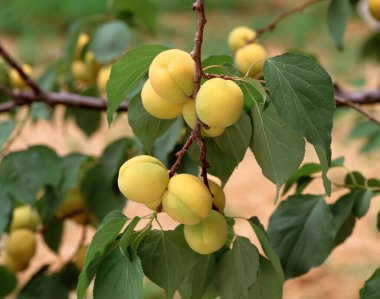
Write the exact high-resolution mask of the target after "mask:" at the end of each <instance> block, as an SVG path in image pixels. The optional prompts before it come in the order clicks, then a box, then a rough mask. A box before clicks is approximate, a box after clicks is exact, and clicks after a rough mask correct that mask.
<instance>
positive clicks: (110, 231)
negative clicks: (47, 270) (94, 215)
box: [77, 211, 128, 299]
mask: <svg viewBox="0 0 380 299" xmlns="http://www.w3.org/2000/svg"><path fill="white" fill-rule="evenodd" d="M127 220H128V218H127V217H126V216H125V215H124V214H122V213H120V212H119V211H113V212H111V213H109V214H108V215H107V216H106V217H105V218H104V219H103V222H102V223H101V224H100V226H99V228H98V230H97V232H96V233H95V235H94V237H93V238H92V241H91V243H90V246H89V248H88V250H87V255H86V260H85V263H84V267H83V270H82V272H81V274H80V276H79V280H78V285H77V294H78V298H79V299H82V298H83V297H84V295H85V293H86V290H87V288H88V286H89V284H90V283H91V281H92V279H93V278H94V276H95V273H96V272H97V270H98V268H99V266H100V263H101V262H102V260H103V259H104V258H105V257H106V256H107V255H108V254H109V253H110V252H111V251H112V249H113V247H114V246H113V244H114V241H115V239H116V237H117V236H118V234H119V232H120V230H121V229H122V228H123V226H124V225H125V223H126V222H127Z"/></svg>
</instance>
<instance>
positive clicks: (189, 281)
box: [179, 254, 216, 299]
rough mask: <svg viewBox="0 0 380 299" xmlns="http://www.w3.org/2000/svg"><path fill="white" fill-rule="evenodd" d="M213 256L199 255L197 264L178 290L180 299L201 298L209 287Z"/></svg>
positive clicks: (212, 270)
mask: <svg viewBox="0 0 380 299" xmlns="http://www.w3.org/2000/svg"><path fill="white" fill-rule="evenodd" d="M215 262H216V257H215V254H208V255H199V257H198V260H197V263H196V264H195V266H194V267H193V269H192V270H191V273H190V274H189V275H187V276H186V278H185V280H184V281H183V283H182V284H181V286H180V288H179V293H180V294H181V299H199V298H202V296H203V294H204V293H205V292H206V289H207V287H208V286H209V285H210V283H211V281H212V278H213V274H214V268H215Z"/></svg>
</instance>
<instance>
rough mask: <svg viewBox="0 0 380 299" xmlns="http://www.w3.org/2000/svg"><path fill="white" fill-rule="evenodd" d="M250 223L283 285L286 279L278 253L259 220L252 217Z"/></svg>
mask: <svg viewBox="0 0 380 299" xmlns="http://www.w3.org/2000/svg"><path fill="white" fill-rule="evenodd" d="M248 222H249V224H250V225H251V226H252V228H253V230H254V231H255V234H256V237H257V239H258V240H259V242H260V244H261V247H262V248H263V250H264V253H265V254H266V256H267V257H268V258H269V261H270V262H271V263H272V266H273V268H274V269H275V271H276V274H277V277H278V280H279V281H280V282H281V283H283V282H284V280H285V278H284V271H283V270H282V267H281V262H280V259H279V257H278V255H277V253H276V252H275V251H274V249H273V247H272V245H271V243H270V242H269V237H268V235H267V232H266V231H265V229H264V227H263V225H262V224H261V222H260V220H259V218H257V217H251V218H250V219H248ZM260 267H261V266H260Z"/></svg>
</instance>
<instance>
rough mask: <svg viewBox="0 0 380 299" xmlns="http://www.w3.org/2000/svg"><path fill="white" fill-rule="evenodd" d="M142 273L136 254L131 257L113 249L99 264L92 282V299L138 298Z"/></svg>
mask: <svg viewBox="0 0 380 299" xmlns="http://www.w3.org/2000/svg"><path fill="white" fill-rule="evenodd" d="M143 278H144V273H143V270H142V267H141V261H140V258H139V257H138V256H136V255H135V256H133V258H132V259H129V258H127V257H126V256H124V255H123V254H122V253H121V252H120V250H119V249H118V248H116V249H114V250H113V251H112V252H111V253H110V254H109V255H108V256H107V257H106V258H105V259H104V260H103V261H102V262H101V264H100V266H99V269H98V271H97V273H96V278H95V284H94V299H104V298H115V299H116V298H117V299H140V298H141V293H142V289H143Z"/></svg>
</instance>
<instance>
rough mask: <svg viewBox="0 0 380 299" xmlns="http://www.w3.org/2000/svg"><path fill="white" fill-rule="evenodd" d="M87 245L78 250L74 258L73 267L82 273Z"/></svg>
mask: <svg viewBox="0 0 380 299" xmlns="http://www.w3.org/2000/svg"><path fill="white" fill-rule="evenodd" d="M87 249H88V246H87V245H83V246H81V247H80V248H79V250H78V253H77V255H76V256H75V258H74V265H75V266H76V267H77V269H78V270H79V271H82V269H83V265H84V261H85V259H86V254H87Z"/></svg>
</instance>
